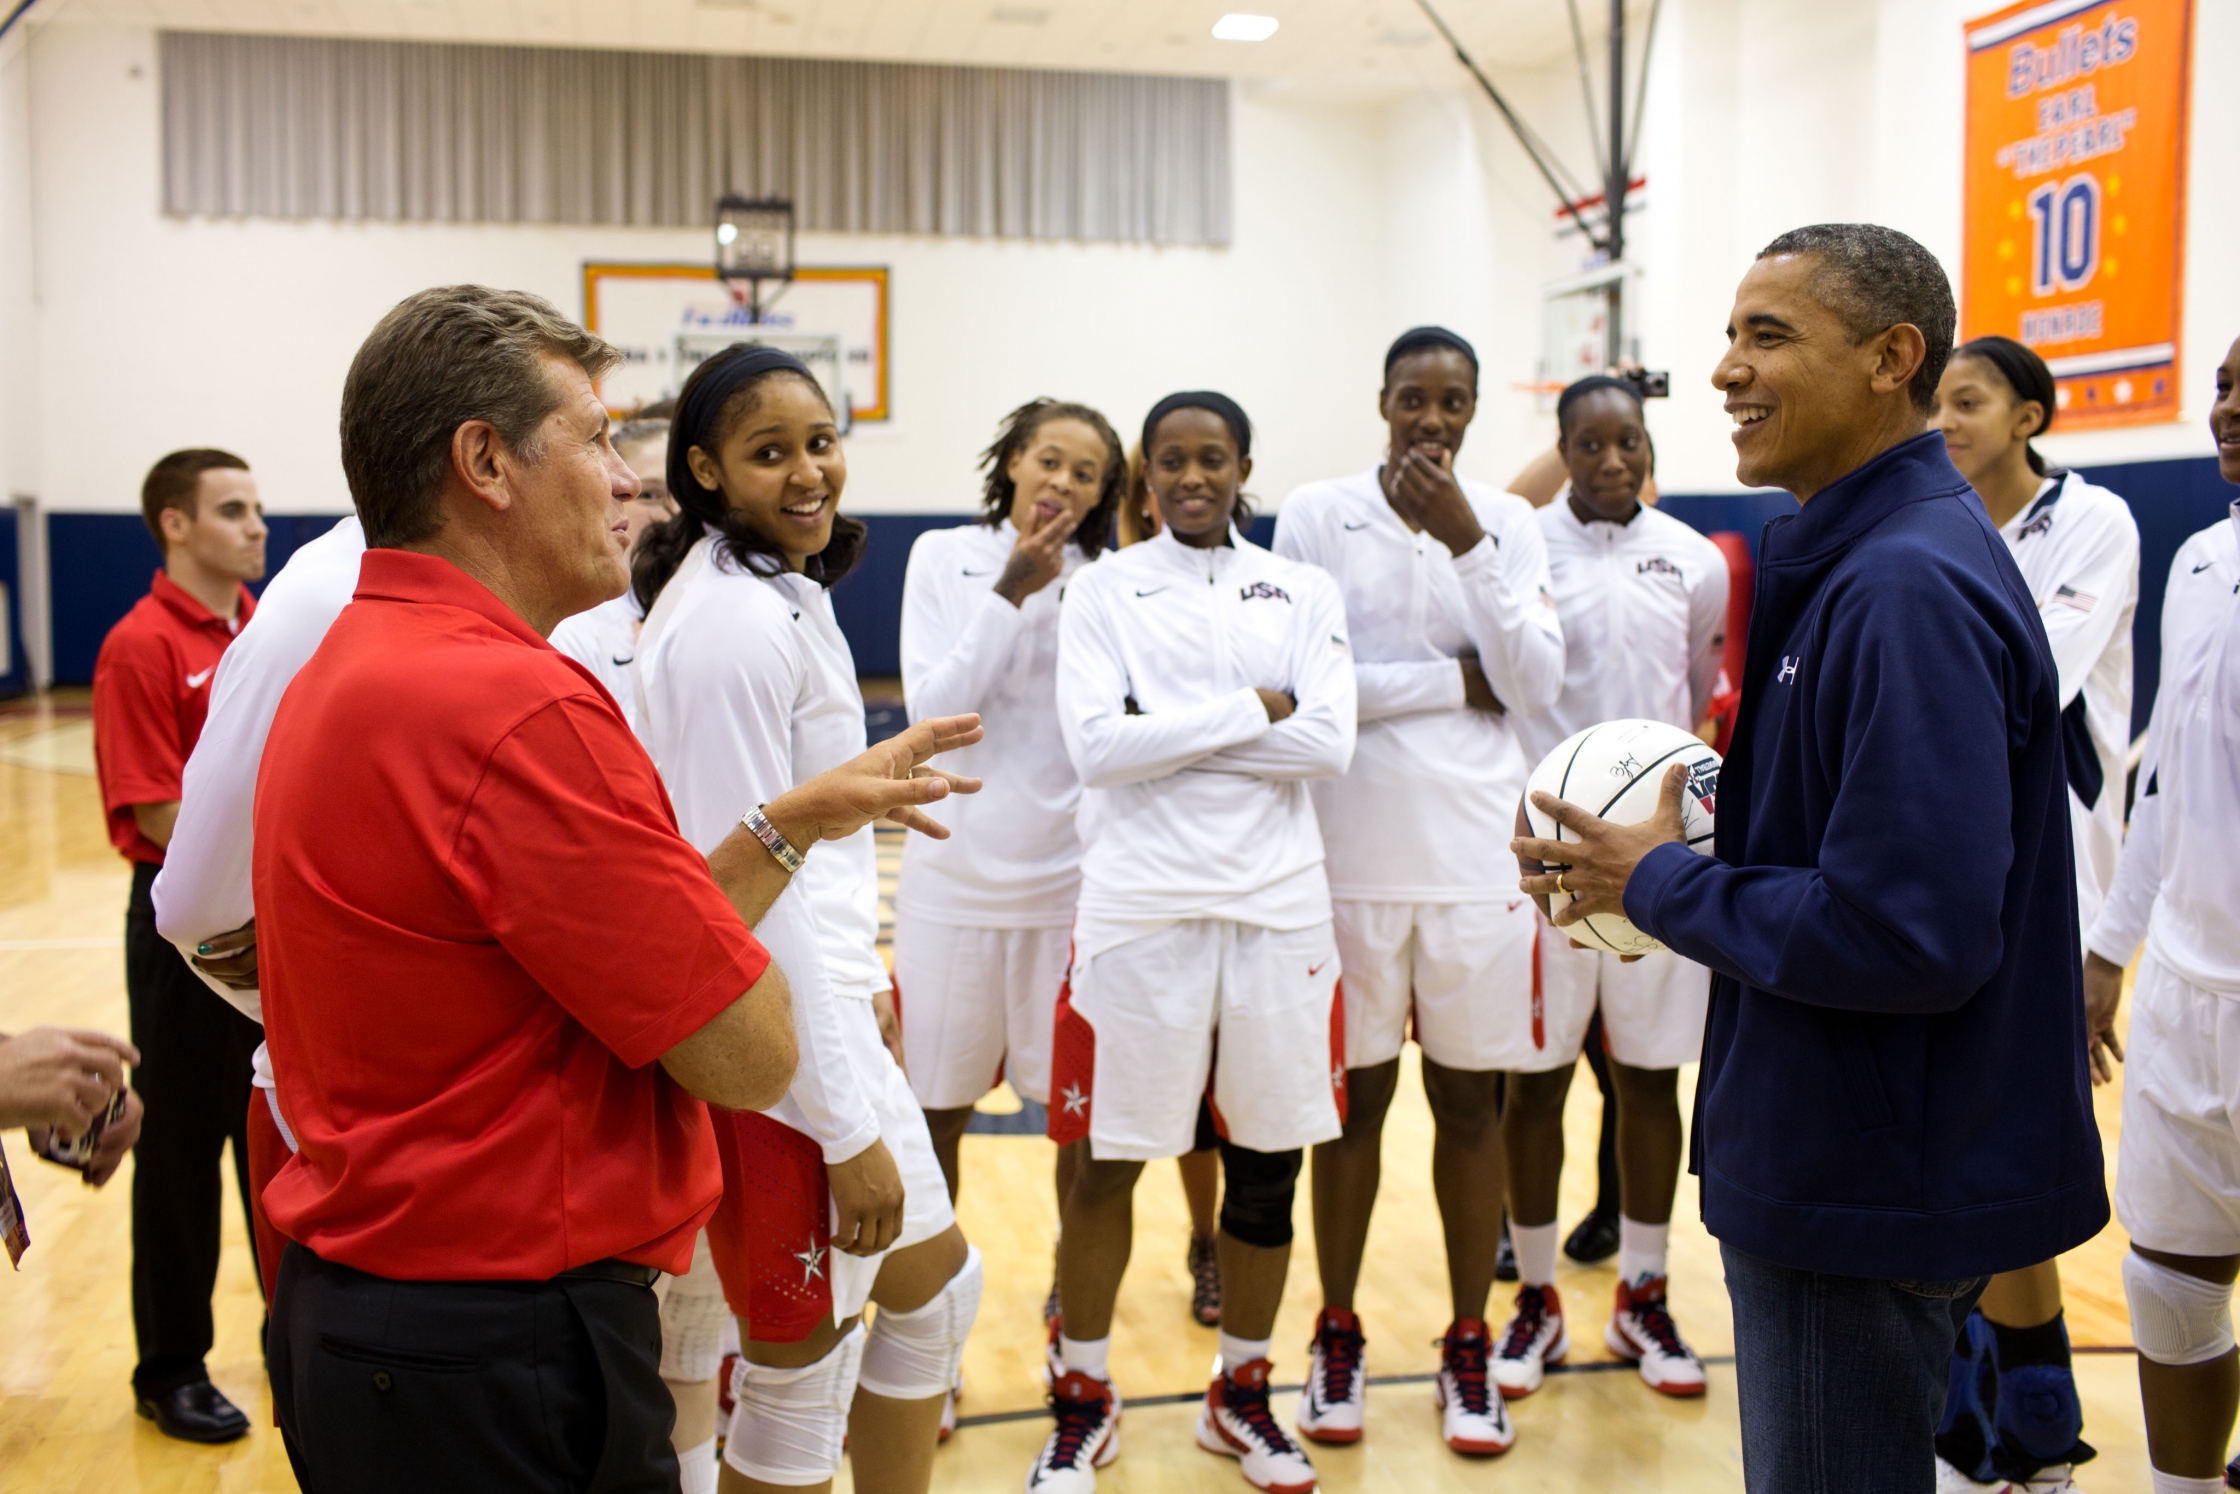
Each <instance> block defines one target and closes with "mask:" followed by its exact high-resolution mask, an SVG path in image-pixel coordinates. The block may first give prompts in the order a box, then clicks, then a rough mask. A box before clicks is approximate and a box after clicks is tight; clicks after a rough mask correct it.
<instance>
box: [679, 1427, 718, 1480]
mask: <svg viewBox="0 0 2240 1494" xmlns="http://www.w3.org/2000/svg"><path fill="white" fill-rule="evenodd" d="M677 1469H678V1471H679V1472H680V1473H681V1474H683V1475H684V1477H683V1484H684V1494H716V1439H715V1438H713V1437H710V1438H709V1439H708V1440H707V1441H705V1442H703V1443H701V1444H700V1445H699V1446H698V1447H687V1448H683V1449H680V1450H679V1451H678V1453H677Z"/></svg>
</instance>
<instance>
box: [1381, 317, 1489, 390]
mask: <svg viewBox="0 0 2240 1494" xmlns="http://www.w3.org/2000/svg"><path fill="white" fill-rule="evenodd" d="M1425 348H1453V349H1454V350H1455V351H1456V352H1458V353H1460V354H1461V355H1462V356H1463V357H1465V358H1467V359H1469V360H1470V372H1471V373H1472V374H1473V375H1474V374H1476V373H1477V371H1478V350H1477V349H1476V348H1474V347H1472V346H1470V340H1469V339H1468V338H1466V337H1464V336H1463V335H1462V334H1461V333H1459V332H1449V331H1448V330H1447V329H1446V328H1444V327H1410V328H1409V329H1408V330H1407V331H1405V332H1403V333H1401V334H1400V335H1399V336H1398V337H1395V338H1394V339H1393V340H1392V346H1391V347H1389V348H1387V349H1385V354H1384V376H1385V378H1387V379H1390V378H1391V377H1392V365H1393V364H1395V363H1398V362H1399V361H1400V360H1401V359H1402V358H1405V357H1407V356H1408V355H1409V354H1410V353H1420V352H1422V351H1423V350H1424V349H1425Z"/></svg>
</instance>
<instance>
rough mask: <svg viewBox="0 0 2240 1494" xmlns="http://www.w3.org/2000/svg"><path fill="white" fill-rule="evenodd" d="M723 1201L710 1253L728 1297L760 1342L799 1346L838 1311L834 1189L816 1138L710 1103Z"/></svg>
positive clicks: (710, 1224)
mask: <svg viewBox="0 0 2240 1494" xmlns="http://www.w3.org/2000/svg"><path fill="white" fill-rule="evenodd" d="M708 1115H709V1117H710V1119H712V1120H713V1121H714V1122H715V1127H716V1150H717V1151H718V1152H720V1153H721V1154H722V1157H723V1201H722V1202H721V1203H719V1204H717V1205H716V1212H715V1217H713V1218H711V1219H710V1220H709V1221H708V1254H709V1256H710V1257H711V1258H712V1259H713V1260H714V1262H715V1268H716V1275H717V1277H719V1278H720V1279H721V1280H722V1282H723V1297H724V1300H725V1301H726V1302H728V1303H729V1304H730V1305H731V1310H732V1311H733V1312H735V1313H737V1314H738V1315H739V1316H740V1318H742V1319H744V1320H745V1322H746V1324H747V1329H748V1332H749V1333H750V1334H751V1335H752V1336H753V1337H754V1338H756V1339H758V1340H760V1341H761V1342H763V1343H773V1344H797V1343H799V1342H801V1341H802V1340H803V1339H805V1338H807V1337H808V1336H809V1335H810V1334H811V1333H813V1332H815V1331H816V1327H817V1325H818V1324H819V1323H821V1322H823V1321H824V1320H825V1319H826V1318H829V1317H831V1316H832V1187H831V1184H830V1183H829V1182H828V1181H827V1180H826V1177H825V1169H824V1151H823V1149H822V1148H821V1147H819V1146H818V1145H817V1143H816V1141H815V1139H814V1138H812V1137H809V1136H805V1135H803V1134H802V1133H801V1132H799V1131H796V1130H795V1129H793V1127H791V1126H789V1125H786V1124H784V1123H783V1122H781V1121H775V1120H772V1119H771V1118H770V1117H769V1116H767V1115H763V1114H762V1113H760V1112H759V1111H754V1110H726V1109H724V1108H723V1107H721V1106H720V1105H710V1106H709V1107H708Z"/></svg>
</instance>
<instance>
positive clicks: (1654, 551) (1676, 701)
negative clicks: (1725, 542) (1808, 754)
mask: <svg viewBox="0 0 2240 1494" xmlns="http://www.w3.org/2000/svg"><path fill="white" fill-rule="evenodd" d="M1534 517H1535V518H1536V519H1537V520H1538V522H1539V526H1540V532H1541V534H1542V535H1544V536H1545V537H1546V538H1547V541H1548V571H1549V574H1550V575H1551V576H1552V577H1553V578H1554V581H1555V597H1556V614H1557V616H1559V617H1560V618H1562V619H1563V637H1564V643H1565V646H1566V647H1567V649H1568V650H1569V652H1568V653H1567V654H1566V656H1565V658H1564V665H1563V693H1562V694H1561V695H1560V696H1558V697H1557V698H1556V702H1555V704H1554V705H1553V706H1551V707H1550V708H1549V709H1548V711H1547V712H1546V713H1545V714H1544V715H1540V716H1534V717H1530V718H1528V719H1526V720H1524V721H1521V722H1519V723H1518V731H1519V733H1520V735H1522V736H1523V738H1524V743H1525V756H1526V757H1527V758H1528V759H1530V762H1531V764H1532V765H1533V766H1537V765H1538V764H1539V762H1540V760H1541V759H1542V758H1544V757H1546V756H1547V755H1548V754H1549V753H1550V752H1552V751H1554V750H1555V747H1556V744H1557V743H1559V742H1561V741H1562V740H1563V739H1564V738H1565V737H1568V736H1570V735H1571V734H1572V733H1573V732H1575V731H1583V730H1584V729H1586V728H1587V727H1590V726H1594V725H1598V724H1599V723H1601V722H1604V721H1616V720H1620V719H1623V718H1626V717H1634V718H1639V719H1643V720H1650V721H1665V722H1669V723H1671V724H1672V725H1674V726H1677V727H1679V728H1681V729H1682V730H1683V731H1694V730H1695V729H1696V727H1697V726H1698V725H1700V724H1701V723H1702V721H1703V718H1704V715H1705V714H1706V712H1708V711H1709V709H1710V706H1711V697H1712V695H1713V694H1714V693H1715V692H1716V691H1717V689H1718V685H1719V659H1720V649H1721V646H1722V645H1723V643H1724V642H1725V639H1726V632H1727V587H1728V576H1727V557H1726V556H1725V555H1724V554H1722V553H1721V552H1720V550H1719V547H1718V546H1717V545H1714V544H1713V543H1711V541H1709V540H1707V539H1705V538H1704V537H1703V536H1702V535H1701V534H1698V533H1697V532H1696V531H1695V530H1693V529H1691V528H1689V527H1688V526H1687V525H1686V524H1683V523H1681V522H1680V521H1679V520H1678V519H1675V518H1673V517H1672V515H1670V514H1662V513H1658V512H1657V511H1656V510H1655V509H1654V508H1651V507H1649V506H1647V505H1646V504H1644V505H1642V506H1641V507H1640V508H1638V509H1636V510H1635V512H1634V515H1633V518H1632V519H1631V520H1630V521H1629V522H1627V523H1624V524H1608V523H1603V522H1600V521H1596V522H1593V523H1588V522H1584V521H1582V520H1581V519H1580V517H1579V515H1578V512H1577V511H1576V510H1575V509H1573V508H1572V506H1571V499H1570V497H1569V496H1568V495H1566V496H1562V497H1558V498H1557V499H1556V501H1555V502H1553V503H1551V504H1549V505H1548V506H1547V507H1546V508H1543V509H1541V510H1539V511H1538V512H1537V514H1535V516H1534ZM1528 771H1529V769H1528ZM1510 812H1511V814H1512V815H1513V814H1514V813H1515V809H1514V807H1513V806H1512V808H1511V811H1510Z"/></svg>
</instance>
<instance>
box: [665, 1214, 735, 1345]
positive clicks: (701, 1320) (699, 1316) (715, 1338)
mask: <svg viewBox="0 0 2240 1494" xmlns="http://www.w3.org/2000/svg"><path fill="white" fill-rule="evenodd" d="M734 1321H735V1320H734V1319H733V1318H732V1316H731V1307H730V1304H729V1303H727V1302H725V1301H724V1300H723V1282H722V1280H721V1279H720V1278H718V1277H717V1275H716V1268H715V1264H714V1262H713V1261H712V1260H711V1259H710V1258H709V1256H708V1237H707V1236H706V1235H702V1236H701V1237H700V1242H699V1244H698V1245H697V1246H696V1247H695V1248H694V1250H693V1253H692V1269H691V1270H689V1271H687V1272H686V1273H685V1274H684V1275H682V1276H670V1277H665V1278H664V1279H663V1280H662V1283H661V1378H662V1379H664V1380H679V1381H693V1380H713V1379H714V1378H715V1377H716V1371H717V1370H718V1369H721V1368H722V1367H723V1339H724V1333H723V1330H724V1326H725V1325H726V1324H728V1323H732V1322H734Z"/></svg>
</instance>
